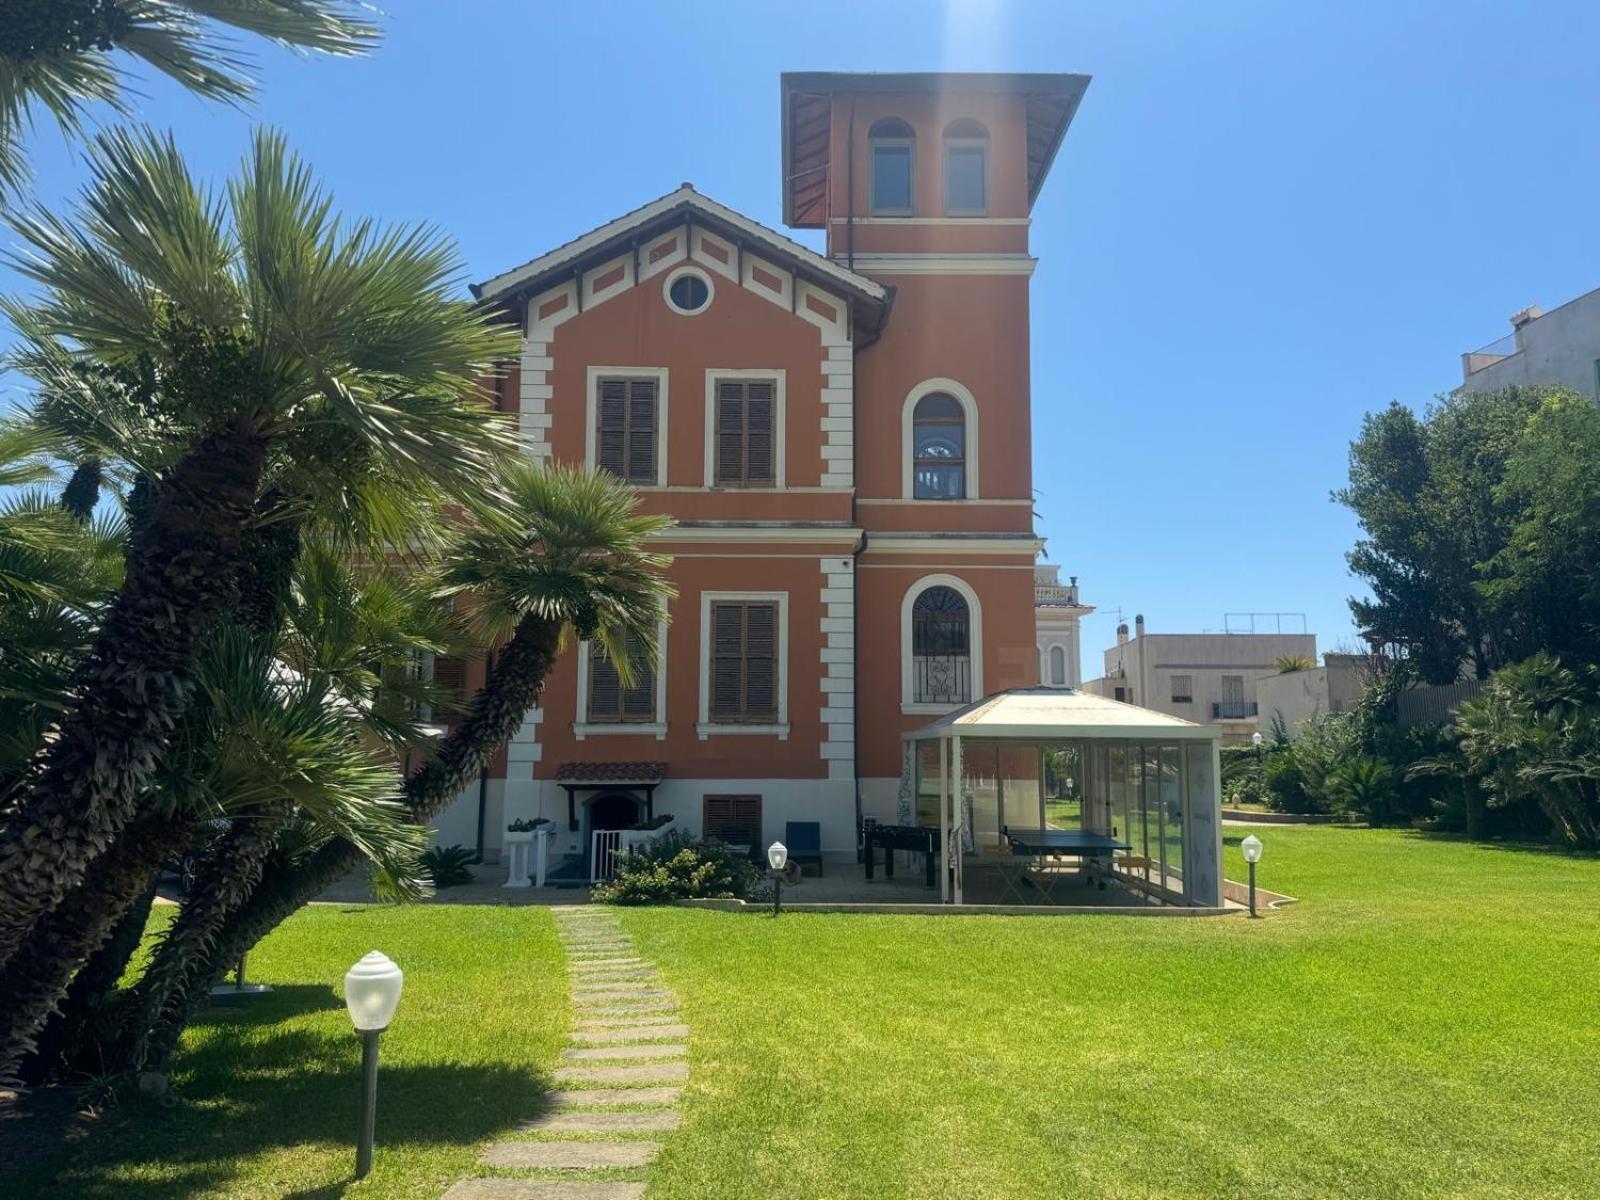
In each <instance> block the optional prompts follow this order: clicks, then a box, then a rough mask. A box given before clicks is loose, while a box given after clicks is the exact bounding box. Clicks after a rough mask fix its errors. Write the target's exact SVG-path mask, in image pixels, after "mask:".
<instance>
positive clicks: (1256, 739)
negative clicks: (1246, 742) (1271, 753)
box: [1250, 729, 1264, 767]
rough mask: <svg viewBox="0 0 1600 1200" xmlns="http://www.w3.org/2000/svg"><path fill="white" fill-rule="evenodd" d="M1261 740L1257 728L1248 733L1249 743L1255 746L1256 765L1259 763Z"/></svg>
mask: <svg viewBox="0 0 1600 1200" xmlns="http://www.w3.org/2000/svg"><path fill="white" fill-rule="evenodd" d="M1263 740H1264V739H1263V738H1262V736H1261V730H1259V729H1258V730H1256V731H1255V732H1254V733H1252V734H1251V735H1250V744H1251V745H1252V746H1254V747H1255V748H1256V766H1258V767H1259V766H1260V765H1261V743H1262V741H1263Z"/></svg>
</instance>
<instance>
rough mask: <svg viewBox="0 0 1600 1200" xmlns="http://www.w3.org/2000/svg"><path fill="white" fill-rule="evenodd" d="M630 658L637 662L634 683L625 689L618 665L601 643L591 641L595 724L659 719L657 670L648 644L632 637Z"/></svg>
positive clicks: (591, 711) (591, 706) (591, 716)
mask: <svg viewBox="0 0 1600 1200" xmlns="http://www.w3.org/2000/svg"><path fill="white" fill-rule="evenodd" d="M628 657H629V659H630V660H631V661H632V663H633V686H632V687H627V688H625V687H623V686H622V677H621V676H620V675H618V674H617V668H616V666H615V664H613V663H612V661H611V660H610V659H609V658H608V657H606V653H605V651H604V650H602V649H601V648H600V644H599V643H598V642H591V643H590V644H589V714H588V720H589V721H590V722H591V723H592V724H615V723H617V722H623V721H631V722H649V721H653V720H655V715H656V676H655V670H654V669H653V668H652V667H651V666H650V663H649V660H648V659H647V658H646V657H645V646H644V643H643V642H642V641H641V640H640V639H639V638H638V637H630V638H629V639H628Z"/></svg>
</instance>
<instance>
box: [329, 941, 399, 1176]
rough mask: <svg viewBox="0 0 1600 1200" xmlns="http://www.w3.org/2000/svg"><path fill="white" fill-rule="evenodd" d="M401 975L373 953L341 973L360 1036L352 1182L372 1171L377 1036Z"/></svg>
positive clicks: (394, 999)
mask: <svg viewBox="0 0 1600 1200" xmlns="http://www.w3.org/2000/svg"><path fill="white" fill-rule="evenodd" d="M404 981H405V975H404V973H403V972H402V971H401V970H400V968H399V967H397V966H396V965H395V964H394V963H393V962H392V961H390V959H389V956H388V955H386V954H383V953H381V952H379V951H377V950H374V951H373V952H372V953H371V954H368V955H367V956H366V957H365V958H363V959H362V960H361V961H360V962H358V963H356V965H355V966H353V967H351V968H350V969H349V970H348V971H346V972H345V976H344V1006H345V1008H347V1009H349V1010H350V1021H351V1023H352V1024H354V1025H355V1027H356V1032H357V1033H359V1034H360V1035H361V1134H360V1137H359V1139H358V1140H357V1142H356V1178H357V1179H362V1178H365V1177H366V1174H367V1172H368V1171H370V1170H372V1138H373V1134H374V1132H375V1131H376V1129H377V1118H378V1035H379V1034H381V1033H382V1032H383V1031H384V1030H385V1029H387V1028H389V1022H390V1021H391V1020H393V1019H394V1010H395V1009H396V1008H397V1007H398V1006H399V1004H400V985H401V984H402V983H403V982H404Z"/></svg>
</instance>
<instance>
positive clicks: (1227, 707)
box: [1211, 700, 1257, 721]
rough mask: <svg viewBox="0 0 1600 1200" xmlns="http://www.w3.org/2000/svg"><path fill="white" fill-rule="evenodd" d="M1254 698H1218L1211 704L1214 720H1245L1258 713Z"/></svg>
mask: <svg viewBox="0 0 1600 1200" xmlns="http://www.w3.org/2000/svg"><path fill="white" fill-rule="evenodd" d="M1256 712H1257V710H1256V702H1255V701H1254V700H1218V701H1216V702H1215V703H1213V704H1212V705H1211V719H1212V720H1213V721H1243V720H1247V719H1248V718H1250V717H1253V716H1255V715H1256Z"/></svg>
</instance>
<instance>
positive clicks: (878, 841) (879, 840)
mask: <svg viewBox="0 0 1600 1200" xmlns="http://www.w3.org/2000/svg"><path fill="white" fill-rule="evenodd" d="M861 840H862V843H863V848H864V849H865V850H866V854H867V860H866V861H867V878H868V879H871V878H872V866H873V863H872V860H873V853H872V848H873V847H874V846H882V847H883V874H884V877H885V878H886V879H893V878H894V852H895V851H896V850H915V851H916V852H917V853H918V854H921V855H922V856H923V858H924V861H925V862H926V864H927V868H928V886H929V887H937V886H938V881H937V877H936V875H935V871H936V870H937V869H938V865H939V831H938V830H937V829H934V828H933V827H932V826H930V825H872V824H869V825H866V826H864V827H863V828H862V830H861Z"/></svg>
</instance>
